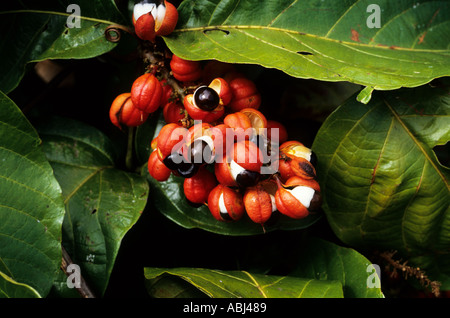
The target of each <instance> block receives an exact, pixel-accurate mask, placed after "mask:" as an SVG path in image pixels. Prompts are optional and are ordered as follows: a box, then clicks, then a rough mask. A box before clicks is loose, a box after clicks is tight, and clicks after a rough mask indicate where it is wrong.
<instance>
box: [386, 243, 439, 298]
mask: <svg viewBox="0 0 450 318" xmlns="http://www.w3.org/2000/svg"><path fill="white" fill-rule="evenodd" d="M396 253H397V251H391V252H382V253H379V254H378V255H379V256H380V257H381V258H382V259H383V260H385V261H386V262H387V263H388V264H389V265H391V266H392V267H393V268H394V272H396V271H397V270H398V271H401V272H402V273H403V274H404V276H405V279H407V278H408V277H409V276H410V277H415V278H416V279H417V280H419V282H420V283H421V285H422V286H425V287H428V286H430V287H431V292H432V293H433V294H434V296H436V297H439V294H440V291H439V288H440V286H441V283H440V282H438V281H431V280H430V279H429V278H428V276H427V275H425V272H424V271H423V270H421V269H420V268H419V267H412V266H409V265H407V263H408V261H405V262H403V263H401V259H400V260H394V258H393V256H394V255H395V254H396Z"/></svg>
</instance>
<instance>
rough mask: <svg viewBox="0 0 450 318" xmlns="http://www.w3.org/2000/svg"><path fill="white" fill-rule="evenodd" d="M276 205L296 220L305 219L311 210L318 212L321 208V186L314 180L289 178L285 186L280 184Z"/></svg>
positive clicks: (276, 195) (279, 209) (276, 194)
mask: <svg viewBox="0 0 450 318" xmlns="http://www.w3.org/2000/svg"><path fill="white" fill-rule="evenodd" d="M275 203H276V206H277V209H278V211H280V212H281V213H283V214H285V215H287V216H289V217H291V218H294V219H302V218H305V217H307V216H308V215H309V211H310V210H311V211H313V210H316V209H317V208H318V207H319V206H320V203H321V196H320V186H319V184H318V183H317V181H315V180H313V179H310V180H306V179H302V178H300V177H292V178H289V180H288V181H287V182H286V184H285V185H284V186H283V185H281V182H278V190H277V192H276V193H275Z"/></svg>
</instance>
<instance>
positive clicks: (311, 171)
mask: <svg viewBox="0 0 450 318" xmlns="http://www.w3.org/2000/svg"><path fill="white" fill-rule="evenodd" d="M298 165H299V167H300V168H301V169H302V170H303V171H305V172H306V174H307V175H308V176H310V177H313V178H314V177H315V176H316V174H315V172H314V167H313V166H312V164H311V163H310V162H308V161H303V162H299V164H298Z"/></svg>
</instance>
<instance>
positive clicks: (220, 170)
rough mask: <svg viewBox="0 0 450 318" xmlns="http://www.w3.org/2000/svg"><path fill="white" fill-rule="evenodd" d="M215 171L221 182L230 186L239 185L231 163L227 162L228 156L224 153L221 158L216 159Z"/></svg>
mask: <svg viewBox="0 0 450 318" xmlns="http://www.w3.org/2000/svg"><path fill="white" fill-rule="evenodd" d="M214 173H215V175H216V178H217V181H219V183H220V184H222V185H224V186H228V187H237V186H238V184H237V182H236V178H235V176H233V174H232V172H231V168H230V164H229V163H228V162H227V156H226V155H224V156H223V157H222V159H221V160H216V163H215V164H214Z"/></svg>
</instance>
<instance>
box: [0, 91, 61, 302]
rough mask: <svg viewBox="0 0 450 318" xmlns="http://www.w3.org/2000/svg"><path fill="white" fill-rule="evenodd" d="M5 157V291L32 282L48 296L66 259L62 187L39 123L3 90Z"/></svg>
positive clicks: (1, 202)
mask: <svg viewBox="0 0 450 318" xmlns="http://www.w3.org/2000/svg"><path fill="white" fill-rule="evenodd" d="M0 162H1V164H0V220H1V222H0V272H2V273H3V275H4V276H3V275H2V276H3V278H2V282H3V283H2V285H3V287H5V285H4V284H7V285H8V286H9V287H8V288H7V289H6V290H4V292H6V293H7V294H3V295H2V296H6V297H13V296H15V295H19V294H22V291H19V289H23V286H25V285H28V286H29V288H30V289H33V290H35V291H36V293H38V294H39V295H42V296H43V297H45V296H46V295H47V294H48V292H49V290H50V288H51V286H52V282H53V280H54V279H55V278H56V276H57V274H58V270H59V266H60V265H61V224H62V222H63V218H64V203H63V199H62V196H61V188H60V186H59V184H58V182H57V181H56V179H55V177H54V175H53V171H52V168H51V166H50V164H49V163H48V161H47V160H46V158H45V155H44V153H43V152H42V148H41V145H40V139H39V136H38V135H37V133H36V131H35V130H34V128H33V126H31V124H30V123H29V122H28V120H27V119H26V118H25V117H24V116H23V114H22V112H21V111H20V110H19V108H18V107H17V106H16V105H15V104H14V102H12V101H11V100H10V99H9V98H8V97H7V96H5V95H4V94H3V93H1V92H0ZM5 277H8V279H7V281H5ZM3 287H2V288H3Z"/></svg>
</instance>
